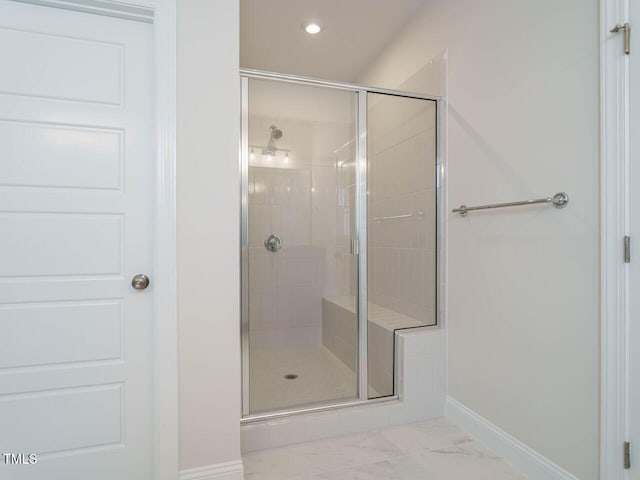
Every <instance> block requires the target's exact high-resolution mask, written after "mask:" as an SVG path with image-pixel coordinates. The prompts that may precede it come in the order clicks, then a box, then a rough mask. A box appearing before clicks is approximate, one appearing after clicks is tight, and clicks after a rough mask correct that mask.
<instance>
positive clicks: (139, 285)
mask: <svg viewBox="0 0 640 480" xmlns="http://www.w3.org/2000/svg"><path fill="white" fill-rule="evenodd" d="M131 286H132V287H133V288H135V289H136V290H144V289H145V288H147V287H148V286H149V277H147V276H146V275H145V274H143V273H139V274H138V275H136V276H135V277H133V278H132V279H131Z"/></svg>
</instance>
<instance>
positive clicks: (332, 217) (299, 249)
mask: <svg viewBox="0 0 640 480" xmlns="http://www.w3.org/2000/svg"><path fill="white" fill-rule="evenodd" d="M241 82H242V117H241V118H242V128H241V162H240V163H241V173H242V185H241V196H242V202H241V205H242V212H241V243H242V245H241V272H242V275H241V278H242V288H241V292H242V305H241V312H242V316H241V338H242V377H243V382H242V415H243V418H245V419H256V418H265V417H269V416H273V415H282V414H287V413H292V412H301V411H314V410H321V409H327V408H337V407H341V406H347V405H354V404H361V403H363V402H373V401H381V400H385V399H394V398H396V395H397V386H396V370H397V369H396V358H395V357H396V348H395V333H396V332H397V331H398V330H402V329H407V328H416V327H424V326H430V325H435V324H437V322H438V283H439V274H438V272H439V262H438V258H439V254H438V246H439V240H438V237H439V233H440V229H439V226H438V225H439V219H438V205H439V194H440V188H439V186H440V178H441V165H440V162H439V155H438V116H439V108H440V100H439V99H438V98H436V97H432V96H428V95H422V94H418V93H409V92H401V91H391V90H383V89H375V88H367V87H361V86H356V85H348V84H341V83H335V82H328V81H320V80H314V79H309V78H303V77H295V76H290V75H281V74H275V73H268V72H259V71H250V70H242V71H241Z"/></svg>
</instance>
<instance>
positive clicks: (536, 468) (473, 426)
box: [445, 396, 578, 480]
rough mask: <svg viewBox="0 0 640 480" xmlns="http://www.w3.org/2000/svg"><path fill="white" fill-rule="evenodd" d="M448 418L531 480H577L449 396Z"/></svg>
mask: <svg viewBox="0 0 640 480" xmlns="http://www.w3.org/2000/svg"><path fill="white" fill-rule="evenodd" d="M445 415H446V416H447V418H449V419H450V420H451V421H452V422H453V423H455V424H456V425H458V426H459V427H460V428H462V429H463V430H464V431H465V432H467V433H468V434H469V435H471V436H472V437H475V438H477V439H478V440H479V441H480V442H482V443H483V444H485V445H486V446H487V447H488V448H490V449H491V450H493V452H494V453H496V454H497V455H499V456H501V457H502V458H504V459H505V460H506V461H507V462H508V463H510V464H511V465H513V466H514V467H516V468H517V469H518V470H520V471H521V472H522V473H524V474H525V475H526V476H527V477H528V478H530V479H531V480H578V478H577V477H575V476H574V475H572V474H571V473H569V472H567V471H566V470H565V469H564V468H562V467H560V466H558V465H556V464H555V463H553V462H552V461H551V460H549V459H548V458H546V457H544V456H542V455H540V454H539V453H538V452H536V451H535V450H534V449H532V448H531V447H529V446H527V445H525V444H524V443H522V442H521V441H520V440H518V439H516V438H514V437H512V436H511V435H509V434H508V433H507V432H505V431H503V430H501V429H500V428H498V427H497V426H495V425H494V424H493V423H491V422H490V421H489V420H487V419H486V418H483V417H481V416H480V415H478V414H477V413H476V412H474V411H473V410H470V409H469V408H467V407H466V406H465V405H463V404H462V403H460V402H458V401H457V400H455V399H453V398H451V397H449V396H447V403H446V407H445Z"/></svg>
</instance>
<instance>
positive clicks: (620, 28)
mask: <svg viewBox="0 0 640 480" xmlns="http://www.w3.org/2000/svg"><path fill="white" fill-rule="evenodd" d="M609 32H611V33H618V32H623V33H624V53H625V54H627V55H629V53H630V52H631V25H629V24H628V23H619V24H617V25H616V26H615V27H613V28H612V29H611V30H609Z"/></svg>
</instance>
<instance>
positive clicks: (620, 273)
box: [599, 0, 629, 480]
mask: <svg viewBox="0 0 640 480" xmlns="http://www.w3.org/2000/svg"><path fill="white" fill-rule="evenodd" d="M628 18H629V1H628V0H601V1H600V34H599V43H600V159H601V160H600V175H601V179H600V188H601V200H600V209H601V210H600V220H601V233H600V260H601V267H600V289H601V303H600V309H601V380H600V381H601V386H600V388H601V398H600V401H601V405H600V409H601V418H600V478H602V479H607V480H623V479H624V478H625V470H624V468H623V463H622V458H623V457H622V448H623V442H624V441H625V435H626V422H627V402H626V395H627V370H628V369H627V358H626V355H627V347H626V334H625V333H626V329H627V325H628V314H629V310H628V294H627V289H628V285H629V283H628V267H627V265H625V263H624V247H623V242H624V236H625V235H626V234H627V232H628V212H629V203H628V201H629V200H628V191H629V190H628V181H629V180H628V166H629V148H628V143H629V142H628V138H629V137H628V132H629V122H628V119H629V112H628V107H629V57H628V55H625V54H624V53H623V43H622V35H615V34H612V33H610V32H609V31H610V30H611V28H613V27H614V26H615V25H616V24H617V23H618V22H622V23H624V22H627V21H628Z"/></svg>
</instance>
